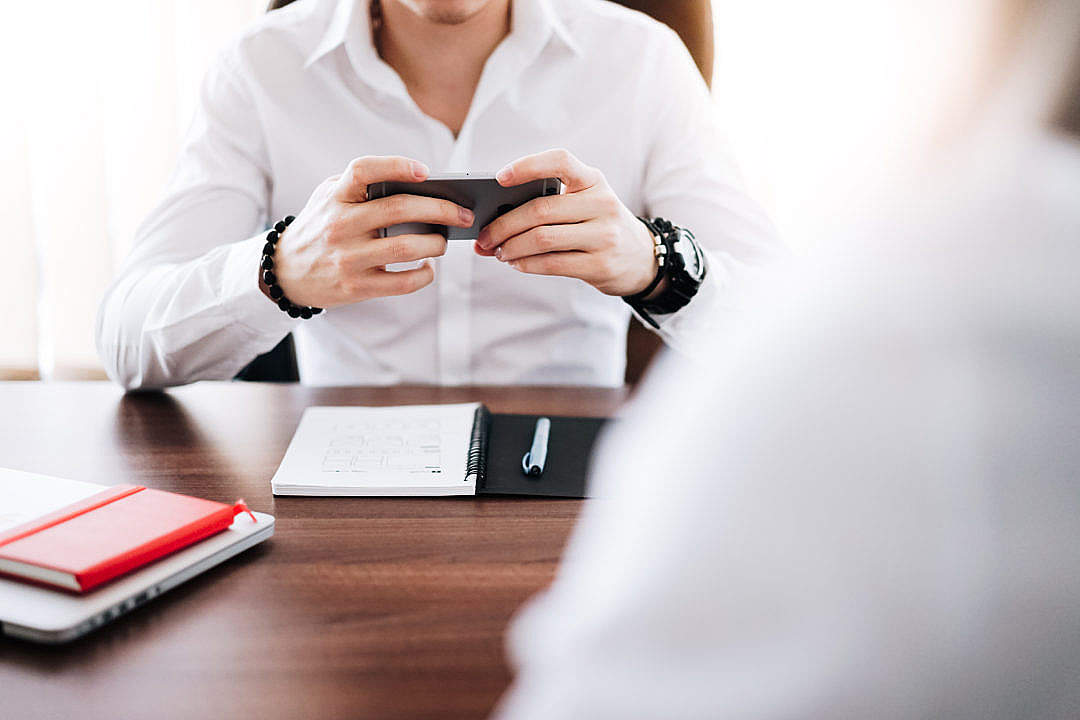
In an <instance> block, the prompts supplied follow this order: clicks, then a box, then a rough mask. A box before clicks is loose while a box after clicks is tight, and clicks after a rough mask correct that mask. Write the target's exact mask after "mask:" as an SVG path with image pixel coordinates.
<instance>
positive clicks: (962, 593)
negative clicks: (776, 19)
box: [496, 0, 1080, 720]
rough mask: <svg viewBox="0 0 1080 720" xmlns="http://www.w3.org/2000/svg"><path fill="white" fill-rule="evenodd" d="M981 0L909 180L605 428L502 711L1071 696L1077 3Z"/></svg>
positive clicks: (516, 644)
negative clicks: (951, 85)
mask: <svg viewBox="0 0 1080 720" xmlns="http://www.w3.org/2000/svg"><path fill="white" fill-rule="evenodd" d="M972 7H973V8H974V9H976V10H977V11H978V13H979V14H980V17H979V18H978V19H979V20H980V21H985V23H984V25H983V27H984V28H987V29H988V32H989V33H990V34H991V35H992V37H988V38H987V40H986V43H985V47H986V48H990V49H988V50H987V52H986V53H985V57H984V58H983V59H982V60H983V61H982V62H981V63H978V64H976V65H974V66H973V69H974V70H976V71H977V72H976V74H973V75H972V76H971V77H968V78H967V82H968V83H970V85H969V86H968V87H977V88H979V90H978V92H976V93H974V94H973V95H972V97H973V98H974V101H973V103H972V104H971V106H970V107H969V108H967V110H968V111H969V112H967V113H966V114H963V115H959V116H958V115H956V114H955V113H952V110H955V108H952V109H951V110H950V113H949V115H950V117H948V118H946V117H945V113H943V114H942V117H941V119H942V121H943V127H945V126H948V127H949V128H950V130H949V131H948V132H943V133H942V134H940V135H939V137H938V144H937V145H936V146H935V148H934V149H933V152H930V153H928V154H927V155H926V156H925V158H924V159H925V160H927V162H925V163H924V171H923V172H922V173H917V174H916V176H915V177H913V178H908V180H909V181H913V182H909V184H910V185H913V186H914V187H916V188H917V189H914V190H910V191H907V192H900V191H894V192H891V193H888V195H887V198H886V199H883V200H882V201H881V203H882V205H881V206H879V210H880V209H881V208H882V207H884V206H885V204H886V203H888V204H890V205H892V206H894V209H893V210H887V211H886V210H881V212H880V213H879V215H880V217H877V218H875V219H864V220H863V221H860V222H858V223H855V224H854V226H853V228H852V229H851V230H850V231H849V232H847V233H845V234H840V235H837V239H838V240H841V241H842V244H841V245H840V246H839V247H838V248H837V250H836V251H835V252H826V253H822V254H821V255H820V256H818V257H815V258H814V259H813V260H811V261H808V262H807V263H805V264H801V265H800V267H798V268H796V269H794V270H792V271H791V272H790V273H785V274H784V276H783V277H778V278H776V279H775V280H774V281H773V282H770V285H771V286H773V289H771V290H770V289H764V290H762V298H768V299H767V301H766V300H762V302H761V304H760V305H755V312H754V313H753V314H752V316H751V317H748V318H747V319H746V320H745V321H744V322H743V323H742V324H741V326H740V327H739V328H738V329H737V330H736V331H734V337H735V341H734V342H735V344H736V347H737V350H736V351H735V352H733V353H730V352H729V353H726V354H725V355H724V356H718V358H717V361H716V363H715V365H713V366H712V367H711V368H708V369H704V370H703V369H700V368H698V369H697V370H696V372H697V373H699V375H698V376H699V377H702V378H703V379H702V380H701V381H700V382H699V383H697V384H695V385H690V384H682V385H676V384H674V383H668V382H667V381H665V380H664V379H663V378H670V377H677V376H680V375H682V376H684V377H688V376H690V373H691V372H694V371H695V370H694V368H692V367H682V366H678V365H677V361H676V360H674V359H673V358H670V357H669V358H666V359H665V362H666V363H667V364H668V367H666V368H664V370H665V371H664V372H659V373H656V374H655V376H654V378H653V379H650V380H649V381H647V382H646V386H645V387H644V389H643V391H642V393H641V395H640V396H639V397H638V398H637V400H636V401H635V407H634V408H633V410H632V412H631V413H630V414H629V416H628V418H627V419H626V420H625V421H624V422H623V423H622V426H621V427H619V428H618V429H617V430H616V431H614V432H612V433H611V436H610V437H609V438H608V439H607V440H606V442H605V443H604V445H603V447H602V448H601V450H600V452H599V453H598V457H597V458H596V460H595V462H594V473H595V474H594V478H593V480H594V484H593V491H594V493H595V494H596V495H597V496H598V498H597V500H595V501H593V504H591V505H590V506H589V507H587V509H586V511H585V513H584V516H583V518H582V521H581V523H580V525H579V527H578V528H577V529H576V531H575V533H574V536H573V538H572V540H571V542H570V544H569V546H568V550H567V553H566V557H565V560H564V562H563V565H562V567H561V569H560V572H559V574H558V577H557V579H556V580H555V582H554V584H553V585H552V587H551V588H550V589H549V590H548V591H547V592H545V593H544V594H542V595H541V596H539V597H538V598H537V599H536V600H534V601H533V602H532V603H531V604H530V605H529V606H528V607H527V608H526V610H525V611H524V612H523V613H522V614H521V615H520V616H519V618H518V619H517V620H516V621H515V623H514V624H513V626H512V629H511V632H510V638H509V645H510V649H511V653H512V656H513V660H514V661H515V663H516V665H517V668H518V675H517V679H516V681H515V684H514V686H513V688H512V689H511V691H510V693H509V694H508V696H507V697H505V698H504V700H503V702H502V704H501V705H500V708H499V710H498V711H497V713H496V714H497V716H498V717H500V718H513V719H515V720H523V719H526V718H543V719H544V720H557V719H559V718H589V719H590V720H599V719H602V718H619V719H620V720H625V719H626V718H639V717H640V718H710V719H715V718H727V717H739V718H796V717H799V718H860V719H865V718H874V719H875V720H882V719H883V718H952V719H955V718H979V719H980V720H986V719H987V718H1076V717H1080V73H1078V70H1080V52H1078V51H1080V3H1077V2H1075V0H1045V1H1042V0H1031V1H1030V2H1013V1H1011V0H980V1H979V2H975V3H973V4H972ZM934 17H935V15H934V13H933V12H929V13H928V15H927V23H928V24H932V23H933V22H934ZM849 30H850V29H849ZM954 97H955V95H954ZM896 100H897V106H898V107H902V106H903V105H904V103H905V102H909V101H913V98H911V97H897V99H896ZM957 117H962V118H964V119H963V121H962V122H959V123H958V122H957V120H956V119H957ZM958 129H959V132H958V131H957V130H958ZM758 310H760V311H758ZM656 427H674V428H681V430H682V431H681V432H676V433H668V434H667V435H666V438H676V439H675V440H674V441H672V440H670V439H665V440H664V442H662V443H660V442H658V441H657V438H656V433H655V428H656Z"/></svg>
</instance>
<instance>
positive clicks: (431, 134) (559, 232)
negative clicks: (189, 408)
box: [97, 0, 776, 388]
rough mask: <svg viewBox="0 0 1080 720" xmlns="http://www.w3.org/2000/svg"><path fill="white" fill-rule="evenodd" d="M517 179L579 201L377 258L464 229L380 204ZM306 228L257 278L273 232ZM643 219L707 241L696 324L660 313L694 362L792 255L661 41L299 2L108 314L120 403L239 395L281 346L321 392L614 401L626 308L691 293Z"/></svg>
mask: <svg viewBox="0 0 1080 720" xmlns="http://www.w3.org/2000/svg"><path fill="white" fill-rule="evenodd" d="M552 148H557V149H556V150H552ZM562 148H565V150H563V149H562ZM499 168H503V170H502V172H501V174H500V175H499V178H500V181H501V182H502V183H503V184H505V185H513V184H518V183H521V182H525V181H527V180H528V179H529V178H532V177H542V176H557V177H560V178H561V179H563V180H564V182H565V183H566V185H567V192H566V194H564V195H562V196H558V197H555V198H544V199H541V200H537V201H533V202H532V203H529V204H527V205H525V206H523V207H521V208H518V209H516V210H514V211H512V212H511V213H508V214H506V215H504V216H503V217H502V218H500V219H499V220H497V221H495V222H494V223H492V224H491V225H490V226H489V227H488V228H487V229H486V231H485V232H482V233H481V235H480V237H479V239H478V242H477V244H475V246H474V245H473V244H472V243H461V242H450V243H447V242H446V241H445V240H444V239H443V238H442V237H441V236H439V235H409V236H401V237H397V238H387V239H381V238H378V229H379V228H382V227H386V226H388V225H391V224H396V223H398V222H403V221H421V222H429V223H436V224H443V225H469V224H471V217H470V216H469V214H468V213H467V212H462V211H461V209H460V208H458V207H457V206H454V205H453V204H452V203H449V202H445V201H438V200H432V199H424V198H418V197H411V196H399V197H397V198H391V199H381V200H367V199H366V192H365V189H366V186H367V184H368V183H371V182H377V181H381V180H421V179H423V178H424V177H426V176H427V175H428V173H429V172H430V171H431V169H436V170H452V169H467V170H471V171H484V170H496V169H499ZM288 215H296V218H295V221H294V222H292V224H291V225H289V226H288V228H287V230H285V231H284V232H282V233H281V236H280V239H279V240H278V241H277V246H276V252H275V254H274V256H273V258H272V265H273V267H272V268H269V267H268V268H266V269H267V270H270V273H271V274H270V275H269V276H268V277H264V278H262V279H260V273H261V272H263V271H262V270H260V267H259V266H260V262H261V255H262V253H263V246H264V239H263V236H264V233H265V228H266V227H268V226H269V225H272V224H274V223H275V221H278V220H280V219H281V218H283V217H285V216H288ZM635 216H648V217H650V218H652V217H657V216H662V217H664V218H667V219H668V220H670V221H672V222H673V223H675V224H676V225H678V226H682V227H685V228H688V229H690V230H692V231H693V233H694V234H695V235H696V237H697V245H698V246H699V247H700V252H701V254H702V255H703V257H704V261H705V267H706V268H707V273H706V274H705V277H704V279H703V281H702V282H701V283H700V286H699V287H698V288H697V292H696V294H695V295H694V296H693V298H692V299H691V300H690V301H689V304H685V306H683V307H679V308H678V309H676V310H674V311H671V312H667V313H666V314H659V313H654V314H652V315H650V319H652V320H654V321H655V323H656V324H657V325H658V326H659V327H658V331H659V332H660V333H661V334H662V335H663V336H664V338H665V339H666V340H667V341H668V342H669V343H671V344H673V345H676V346H678V345H680V344H686V343H690V342H693V341H695V340H698V339H701V338H703V337H706V336H708V335H709V333H710V332H712V331H713V329H714V328H715V327H716V323H717V321H718V320H719V318H720V317H721V316H722V315H723V314H724V311H725V308H726V307H727V306H729V305H730V304H731V303H732V302H733V298H732V295H733V286H734V281H735V278H736V277H737V276H739V275H740V274H741V271H742V270H743V269H744V268H745V267H747V266H751V265H753V264H755V263H757V262H759V261H761V260H763V259H765V258H767V257H768V256H769V255H770V254H771V253H772V252H774V249H775V246H776V244H775V240H774V238H773V234H772V231H771V229H770V226H769V223H768V222H767V220H766V219H765V218H764V217H763V216H762V214H761V213H760V211H759V210H758V209H757V207H756V206H755V205H754V204H753V203H751V202H750V201H749V200H748V199H747V198H746V197H745V195H744V194H743V193H742V191H741V190H740V189H739V184H738V181H737V179H736V175H735V172H734V169H733V167H732V165H731V163H730V161H729V159H728V158H727V156H726V155H725V154H724V152H723V150H722V148H721V145H720V138H719V133H718V130H717V128H716V127H715V124H714V120H713V110H712V105H711V102H710V98H709V94H708V91H707V89H706V86H705V84H704V82H703V81H702V79H701V77H700V75H699V74H698V72H697V70H696V67H695V66H694V64H693V62H692V60H691V59H690V57H689V54H688V53H687V51H686V49H685V47H684V46H683V45H682V43H681V42H680V40H679V38H678V36H676V35H675V34H674V33H673V32H672V31H671V30H669V29H668V28H666V27H665V26H663V25H660V24H659V23H657V22H655V21H652V20H650V19H648V18H647V17H645V16H643V15H641V14H639V13H634V12H631V11H628V10H626V9H624V8H621V7H619V6H617V5H615V4H612V3H607V2H599V0H585V1H581V0H513V2H511V1H510V0H381V2H377V4H375V5H371V4H370V3H369V2H368V0H355V1H354V0H339V1H336V2H335V1H332V0H301V1H300V2H296V3H294V4H293V5H291V6H289V7H287V8H284V9H282V10H278V11H275V12H272V13H269V14H268V15H267V16H266V17H265V18H263V19H261V20H260V21H259V22H258V23H257V24H256V25H255V26H254V27H253V28H251V29H250V30H249V31H248V32H246V33H245V34H244V35H243V36H242V37H241V38H240V39H239V40H238V41H237V42H236V43H235V44H234V45H233V46H232V47H230V48H228V49H227V50H225V51H224V52H223V53H222V54H221V56H220V57H219V58H218V60H217V62H216V63H215V65H214V66H213V68H212V69H211V71H210V73H209V75H208V77H207V79H206V81H205V84H204V86H203V91H202V96H201V98H200V103H199V109H198V112H197V116H196V120H195V123H194V125H193V128H192V130H191V133H190V135H189V137H188V140H187V142H186V144H185V146H184V148H183V150H182V152H181V155H180V158H179V161H178V164H177V170H176V173H175V175H174V177H173V179H172V182H171V183H170V185H169V188H168V190H167V193H166V195H165V198H164V200H163V201H162V203H161V204H160V205H159V206H158V207H157V209H155V210H154V212H153V213H152V214H151V215H150V217H149V218H148V219H147V221H146V222H145V223H144V225H143V226H142V228H141V229H140V231H139V234H138V238H137V240H136V246H135V249H134V251H133V252H132V255H131V257H130V258H129V260H128V261H127V263H126V265H125V266H124V268H123V269H122V271H121V273H120V275H119V277H118V279H117V280H116V281H115V283H114V284H113V285H112V286H111V287H110V289H109V291H108V293H107V294H106V297H105V299H104V301H103V302H102V305H101V309H100V311H99V314H98V328H97V341H98V348H99V352H100V355H101V357H102V360H103V362H104V364H105V367H106V370H107V371H108V373H109V375H110V377H112V378H113V379H115V380H117V381H118V382H120V383H121V384H122V385H124V386H125V387H128V388H147V387H162V386H167V385H175V384H180V383H185V382H191V381H194V380H198V379H224V378H231V377H233V376H234V375H235V374H236V372H237V371H239V370H240V369H241V368H242V367H243V366H244V365H246V364H247V363H248V362H249V361H250V360H251V359H252V358H254V357H255V356H256V355H258V354H260V353H262V352H265V351H267V350H269V349H270V348H272V347H273V346H274V345H275V344H277V343H278V341H280V340H281V339H282V338H283V337H284V336H285V335H286V334H287V333H289V332H292V333H294V336H295V338H296V344H297V354H298V362H299V369H300V376H301V380H302V381H304V382H307V383H313V384H352V383H356V384H389V383H398V382H430V383H441V384H461V383H531V384H540V383H560V384H591V385H609V386H613V385H619V384H621V382H622V378H623V372H624V357H625V338H626V327H627V322H628V319H629V314H630V310H629V308H628V305H627V303H624V302H623V301H622V300H621V299H620V298H621V297H623V296H633V295H635V294H637V293H640V292H641V291H643V290H647V289H648V288H649V287H650V286H651V285H652V281H653V280H654V279H659V280H661V283H660V286H659V287H657V288H656V289H655V290H653V291H652V294H651V296H650V297H649V300H650V301H653V302H659V304H660V305H663V304H664V303H663V302H660V301H659V300H658V298H660V299H662V298H664V297H665V293H667V297H669V298H670V296H671V285H672V284H673V278H669V277H667V276H663V277H662V276H661V275H662V273H658V267H657V260H656V256H655V252H656V251H655V248H654V242H653V235H652V234H651V233H650V231H649V230H648V229H647V228H646V226H645V224H643V223H642V222H639V221H638V220H637V219H636V217H635ZM417 261H422V263H421V264H420V265H419V266H416V262H417ZM397 263H411V265H409V266H406V267H407V269H404V270H400V269H399V268H400V267H401V266H400V265H396V264H397ZM387 265H395V267H393V268H391V269H389V270H388V269H387V268H386V266H387ZM669 265H670V263H669ZM433 266H434V272H433ZM395 270H396V271H395ZM267 280H272V281H273V283H269V284H268V282H267ZM271 284H274V285H277V287H278V288H280V289H279V290H273V294H275V295H281V294H283V295H284V298H285V300H284V301H283V302H282V307H283V308H285V309H286V310H292V308H293V307H297V308H299V307H303V306H312V307H315V308H325V309H326V312H323V313H321V314H318V315H316V316H315V317H313V318H311V319H306V320H305V319H301V318H296V317H291V316H290V314H289V313H287V312H283V311H282V310H280V309H279V307H278V302H279V301H281V298H280V297H278V298H271V297H270V296H269V294H270V292H271V290H270V285H271ZM676 304H677V303H676ZM299 312H300V310H296V312H293V313H292V314H293V315H296V314H297V313H299ZM305 314H307V313H305Z"/></svg>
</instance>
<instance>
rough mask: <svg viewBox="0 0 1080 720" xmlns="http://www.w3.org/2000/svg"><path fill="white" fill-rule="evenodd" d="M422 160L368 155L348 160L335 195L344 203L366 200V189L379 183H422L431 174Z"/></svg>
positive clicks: (336, 186)
mask: <svg viewBox="0 0 1080 720" xmlns="http://www.w3.org/2000/svg"><path fill="white" fill-rule="evenodd" d="M430 172H431V171H430V170H428V168H427V166H426V165H424V163H422V162H420V161H419V160H412V159H410V158H407V157H401V156H398V155H386V156H379V155H366V156H364V157H359V158H356V159H355V160H353V161H352V162H350V163H349V166H348V167H347V168H345V172H343V173H342V174H341V176H340V177H339V178H338V179H337V182H336V183H335V186H334V197H335V198H337V199H338V200H339V201H341V202H353V203H357V202H364V201H365V200H367V188H368V185H370V184H371V183H376V182H389V181H396V182H421V181H423V180H427V177H428V175H429V174H430Z"/></svg>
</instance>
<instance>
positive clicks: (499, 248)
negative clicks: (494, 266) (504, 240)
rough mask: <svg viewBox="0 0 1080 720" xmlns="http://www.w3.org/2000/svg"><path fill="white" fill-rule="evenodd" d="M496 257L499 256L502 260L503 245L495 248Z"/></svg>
mask: <svg viewBox="0 0 1080 720" xmlns="http://www.w3.org/2000/svg"><path fill="white" fill-rule="evenodd" d="M495 257H496V258H498V259H499V260H502V245H500V246H499V247H497V248H495Z"/></svg>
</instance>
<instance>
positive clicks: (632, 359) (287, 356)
mask: <svg viewBox="0 0 1080 720" xmlns="http://www.w3.org/2000/svg"><path fill="white" fill-rule="evenodd" d="M611 1H612V2H616V1H617V2H618V3H619V4H620V5H625V6H626V7H629V8H633V9H634V10H640V11H641V12H643V13H646V14H647V15H650V16H652V17H654V18H656V19H657V20H659V21H660V22H663V23H666V24H667V25H668V26H669V27H671V28H672V29H673V30H675V32H677V33H678V34H679V37H681V38H682V41H683V42H684V43H686V47H687V48H688V49H689V50H690V54H691V55H692V56H693V58H694V62H696V63H697V66H698V69H699V70H700V71H701V75H702V76H703V77H704V78H705V82H706V83H711V82H712V67H713V31H712V2H711V0H611ZM292 2H293V0H273V2H271V3H270V6H269V7H268V8H267V10H277V9H278V8H282V7H285V6H286V5H289V4H290V3H292ZM662 345H663V342H662V341H661V340H660V338H659V337H657V336H656V335H655V334H654V333H652V332H651V331H649V330H647V329H646V328H645V327H644V326H642V325H641V323H639V322H638V321H637V320H631V321H630V332H629V333H628V335H627V339H626V382H628V383H630V384H631V385H633V384H636V383H637V381H638V380H640V379H641V377H642V375H644V374H645V370H647V369H648V367H649V364H650V363H651V362H652V359H653V357H654V356H655V355H656V353H657V352H658V351H659V350H660V347H661V346H662ZM236 377H237V379H239V380H252V381H262V382H296V381H298V380H299V379H300V373H299V372H298V371H297V367H296V346H295V344H294V343H293V339H292V336H291V335H290V336H288V337H286V338H285V339H284V340H282V341H281V342H280V343H279V344H278V345H277V347H275V348H274V349H273V350H271V351H270V352H268V353H265V354H264V355H260V356H259V357H257V358H255V360H254V361H252V363H251V364H250V365H248V366H247V367H246V368H244V369H243V370H242V371H240V374H239V375H237V376H236Z"/></svg>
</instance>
